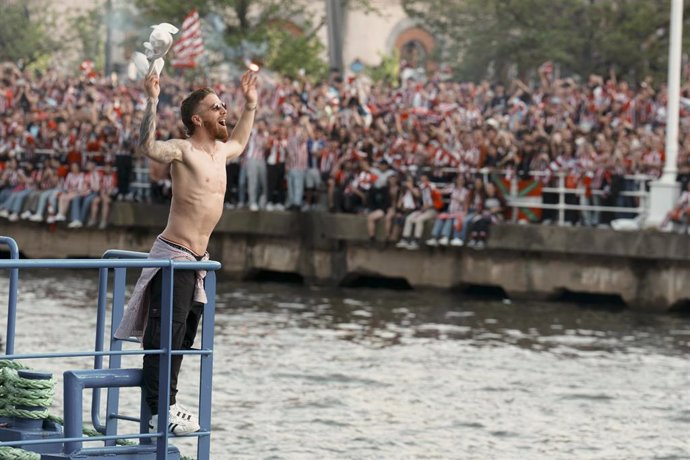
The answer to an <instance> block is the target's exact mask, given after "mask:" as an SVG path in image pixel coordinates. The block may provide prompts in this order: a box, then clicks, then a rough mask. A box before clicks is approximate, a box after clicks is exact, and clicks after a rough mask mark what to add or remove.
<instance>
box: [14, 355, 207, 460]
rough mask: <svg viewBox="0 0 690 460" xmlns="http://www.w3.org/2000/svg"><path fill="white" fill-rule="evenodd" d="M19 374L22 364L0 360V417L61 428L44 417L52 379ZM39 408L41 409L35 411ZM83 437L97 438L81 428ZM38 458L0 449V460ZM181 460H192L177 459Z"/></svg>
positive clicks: (90, 430)
mask: <svg viewBox="0 0 690 460" xmlns="http://www.w3.org/2000/svg"><path fill="white" fill-rule="evenodd" d="M20 370H29V368H27V367H26V366H24V365H23V364H21V363H19V362H17V361H12V360H9V359H0V417H18V418H23V419H30V420H50V421H53V422H56V423H59V424H60V425H64V422H63V420H62V419H61V418H59V417H55V416H53V415H50V414H49V413H48V408H49V407H50V406H51V405H52V404H53V396H55V383H56V380H55V378H50V379H44V380H34V379H27V378H24V377H21V376H20V375H19V371H20ZM17 406H29V407H35V408H37V409H36V410H26V409H19V408H18V407H17ZM39 408H42V410H41V409H39ZM83 433H84V434H85V435H86V436H100V435H101V433H99V432H98V431H96V430H95V429H94V428H91V427H83ZM117 444H118V445H126V446H130V445H135V443H133V442H132V441H128V440H126V439H118V440H117ZM40 459H41V455H40V454H38V453H36V452H30V451H27V450H23V449H19V448H15V447H8V446H0V460H40ZM181 460H193V459H191V458H189V457H181Z"/></svg>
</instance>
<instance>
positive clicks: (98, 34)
mask: <svg viewBox="0 0 690 460" xmlns="http://www.w3.org/2000/svg"><path fill="white" fill-rule="evenodd" d="M70 23H71V25H72V28H71V29H72V31H73V33H74V34H75V35H76V38H77V39H78V41H79V42H80V44H81V46H82V53H81V55H82V56H81V57H82V60H83V59H90V60H92V61H93V63H94V65H95V67H96V69H98V70H103V65H104V60H105V53H104V50H105V36H106V30H105V18H104V16H103V11H102V9H100V8H94V9H92V10H90V11H87V12H86V13H84V14H82V15H79V16H75V17H73V18H71V19H70Z"/></svg>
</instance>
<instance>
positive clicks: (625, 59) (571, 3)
mask: <svg viewBox="0 0 690 460" xmlns="http://www.w3.org/2000/svg"><path fill="white" fill-rule="evenodd" d="M403 7H404V8H405V9H406V11H407V12H408V14H410V15H411V16H412V17H415V18H417V19H419V20H420V21H422V22H423V23H424V24H426V25H427V26H428V27H429V28H430V29H431V30H432V31H433V32H434V33H435V34H437V35H438V36H439V37H442V38H443V39H444V40H443V42H444V43H446V46H445V49H444V53H445V56H446V57H447V59H448V61H449V62H450V63H451V64H452V65H453V67H454V69H455V71H456V73H457V75H458V76H459V77H461V78H465V79H475V80H477V79H481V78H486V77H490V78H499V79H505V78H506V76H507V75H508V73H509V69H511V68H514V67H517V70H518V73H519V74H520V75H521V76H522V77H525V76H527V75H529V73H530V72H532V71H533V70H534V69H536V68H537V67H538V66H539V65H540V64H541V63H542V62H544V61H547V60H551V61H553V62H554V63H556V64H557V65H558V66H559V67H560V68H561V70H562V71H564V72H568V73H575V74H580V75H587V74H589V73H591V72H596V73H601V74H606V73H608V71H609V69H610V68H615V69H617V70H618V72H619V74H622V75H625V76H629V77H632V78H642V77H643V76H644V75H646V74H652V75H659V74H662V73H664V72H665V70H666V68H665V65H666V59H667V46H668V31H667V28H668V26H667V25H668V21H669V17H668V16H669V1H668V0H597V1H595V0H590V1H585V0H559V1H553V0H462V1H454V2H447V1H444V0H403ZM686 8H687V7H686ZM685 18H686V19H688V15H687V14H686V15H685Z"/></svg>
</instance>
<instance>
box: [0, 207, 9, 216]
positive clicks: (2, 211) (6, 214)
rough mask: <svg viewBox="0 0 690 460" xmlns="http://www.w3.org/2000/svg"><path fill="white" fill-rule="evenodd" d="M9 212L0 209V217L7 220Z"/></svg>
mask: <svg viewBox="0 0 690 460" xmlns="http://www.w3.org/2000/svg"><path fill="white" fill-rule="evenodd" d="M9 215H10V212H9V211H8V210H7V209H0V217H4V218H7V217H9Z"/></svg>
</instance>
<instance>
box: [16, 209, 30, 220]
mask: <svg viewBox="0 0 690 460" xmlns="http://www.w3.org/2000/svg"><path fill="white" fill-rule="evenodd" d="M31 216H33V213H32V212H31V211H28V210H27V211H24V212H23V213H21V214H20V215H19V217H21V218H22V219H24V220H26V219H28V218H29V217H31Z"/></svg>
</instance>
